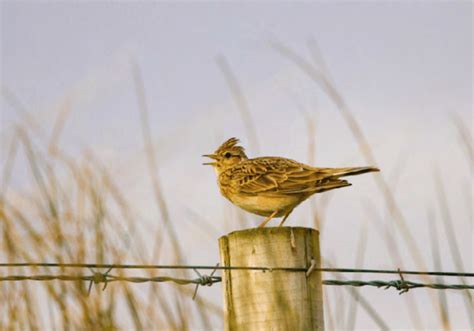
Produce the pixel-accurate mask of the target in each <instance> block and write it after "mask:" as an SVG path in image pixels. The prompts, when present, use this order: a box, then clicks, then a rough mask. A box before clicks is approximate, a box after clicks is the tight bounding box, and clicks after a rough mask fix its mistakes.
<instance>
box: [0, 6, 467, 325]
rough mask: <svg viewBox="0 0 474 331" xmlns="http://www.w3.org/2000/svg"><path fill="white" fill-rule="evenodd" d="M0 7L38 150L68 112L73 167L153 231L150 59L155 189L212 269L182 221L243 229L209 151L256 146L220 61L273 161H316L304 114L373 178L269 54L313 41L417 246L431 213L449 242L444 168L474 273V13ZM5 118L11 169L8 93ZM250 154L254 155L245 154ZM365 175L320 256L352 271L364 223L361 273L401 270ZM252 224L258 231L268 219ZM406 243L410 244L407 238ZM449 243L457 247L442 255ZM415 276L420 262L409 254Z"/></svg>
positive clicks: (327, 153)
mask: <svg viewBox="0 0 474 331" xmlns="http://www.w3.org/2000/svg"><path fill="white" fill-rule="evenodd" d="M0 8H1V77H0V78H1V79H0V81H1V84H2V86H3V87H6V88H8V89H9V90H10V91H12V92H13V93H15V94H16V95H17V96H18V98H19V99H20V100H21V101H22V103H23V104H24V105H25V107H26V108H27V110H28V111H29V112H30V113H31V115H32V116H33V118H34V119H35V121H36V122H37V123H39V125H40V127H41V128H42V132H43V133H44V136H43V138H41V136H40V137H39V138H37V141H38V145H40V146H41V145H43V146H45V144H47V141H48V138H49V136H50V134H51V130H52V123H53V122H54V119H55V116H56V114H57V112H58V110H59V109H61V107H63V106H64V104H65V103H67V104H68V105H70V106H71V113H70V116H69V118H68V119H67V123H66V127H65V130H64V131H63V132H62V135H61V143H60V146H61V148H62V149H64V150H66V151H68V152H69V153H71V154H72V155H75V156H79V155H80V154H81V152H82V151H84V150H85V149H91V150H93V151H94V152H95V154H96V155H100V157H101V158H102V160H103V162H104V163H106V164H108V165H109V167H110V169H111V170H112V171H113V173H114V174H115V175H116V176H117V177H118V178H120V184H121V185H123V186H124V187H127V189H128V190H127V191H128V192H129V196H128V198H129V199H130V201H131V202H132V203H133V205H134V206H135V207H136V209H137V210H138V211H139V212H140V214H141V215H142V217H143V222H144V223H146V224H147V225H146V226H147V227H153V226H154V225H153V224H150V222H151V220H154V219H156V214H157V212H156V208H155V206H154V201H153V198H152V197H151V186H150V183H149V177H148V175H145V174H146V168H145V159H144V153H143V141H142V136H141V131H140V122H139V116H138V112H137V100H136V95H135V91H134V85H133V81H132V76H131V73H130V66H129V63H130V59H134V60H135V61H136V62H137V63H138V65H139V66H140V68H141V71H142V75H143V77H144V83H145V88H146V92H147V102H148V106H149V109H150V125H151V129H152V135H153V139H154V141H155V143H156V144H155V146H156V150H157V155H158V163H159V176H160V178H161V180H162V182H163V187H164V189H165V191H166V192H167V199H168V203H169V205H170V210H171V218H172V219H174V220H176V227H177V229H178V230H180V235H181V236H182V240H183V243H184V248H183V249H184V251H186V252H187V253H188V261H192V262H194V263H196V264H214V263H215V262H216V261H217V260H218V252H217V238H214V242H213V241H212V238H211V239H209V240H208V241H205V242H201V241H199V240H197V238H196V236H195V235H194V234H193V233H191V231H187V230H186V229H187V228H188V226H187V223H186V221H184V220H183V219H184V218H186V217H189V214H187V212H186V211H185V208H184V206H186V208H190V209H191V210H193V211H195V212H197V213H198V214H199V215H201V216H203V217H205V218H206V219H208V220H213V221H214V223H215V224H214V225H215V228H216V229H218V231H219V235H223V234H225V233H227V232H229V231H232V230H237V229H238V228H236V224H237V223H236V222H232V223H227V224H224V223H223V221H221V220H222V219H227V220H228V219H233V221H235V218H236V216H235V215H237V212H236V208H237V207H233V206H231V205H230V204H229V203H228V202H227V201H225V200H224V198H222V197H221V196H220V194H219V192H218V189H217V185H216V180H215V178H214V173H213V172H212V171H211V169H207V168H205V167H203V166H201V162H202V160H201V157H200V156H201V154H204V153H209V152H212V151H213V150H214V149H215V148H216V147H217V146H218V145H219V144H220V143H221V142H222V141H223V140H225V139H227V138H229V137H231V136H237V137H239V138H241V140H242V143H243V144H244V145H246V146H248V147H250V146H249V138H248V136H247V133H246V131H245V128H244V126H243V124H242V120H241V118H240V116H239V112H238V110H237V108H236V106H235V102H234V99H233V98H232V95H231V93H230V91H229V88H228V86H227V84H226V81H225V79H224V77H223V75H222V73H221V72H220V70H219V68H218V66H217V65H216V57H217V56H218V55H223V56H225V58H226V59H227V61H228V62H229V64H230V65H231V67H232V69H233V72H234V73H235V74H236V76H237V78H238V79H239V81H240V83H241V85H242V88H243V91H244V93H245V95H246V97H247V99H248V103H249V108H250V111H251V116H252V119H253V121H254V123H255V126H256V127H257V136H258V139H259V144H260V154H261V155H279V156H286V157H289V158H292V159H296V160H299V161H302V162H307V161H308V153H307V144H308V134H307V131H306V124H305V119H304V117H303V116H301V113H300V110H299V108H300V107H303V108H304V109H305V110H306V111H308V112H310V113H311V114H312V115H313V116H314V120H315V123H316V164H315V166H350V165H365V161H364V159H363V157H362V155H361V154H360V151H359V150H358V147H357V144H356V143H355V141H354V139H353V137H352V135H351V134H350V131H349V129H348V127H347V125H346V124H345V123H344V121H343V120H342V118H341V116H340V114H339V113H338V111H337V109H336V108H335V106H334V104H332V103H331V102H330V101H329V99H328V98H327V96H326V95H325V94H324V93H323V92H322V91H321V90H320V89H319V88H318V87H317V86H316V85H315V84H314V82H312V81H311V80H309V79H308V78H307V76H305V74H304V73H302V72H301V71H300V70H299V69H298V68H296V67H295V65H294V64H293V63H291V62H289V61H288V60H287V59H284V58H283V57H282V56H281V55H280V54H278V53H276V52H275V51H274V50H272V49H271V48H269V47H268V42H269V41H278V42H281V43H283V44H285V45H287V46H289V47H291V48H293V49H294V50H295V51H296V52H298V53H299V54H301V55H303V56H305V57H307V58H309V59H310V58H311V52H310V51H309V49H308V47H307V42H308V40H309V39H311V38H314V40H317V42H318V45H319V48H320V50H321V53H322V55H323V58H324V61H325V63H326V65H327V68H328V70H329V72H330V74H331V76H332V78H333V80H334V82H335V83H336V85H337V87H338V88H339V90H340V92H341V93H342V94H343V96H344V97H345V99H346V101H347V103H348V105H349V107H350V109H351V110H352V111H353V112H354V114H355V116H356V118H357V119H358V121H359V123H360V124H361V126H362V128H363V129H364V132H365V133H366V136H367V138H368V139H369V142H370V144H371V146H372V148H373V150H374V153H375V157H376V159H377V161H378V164H377V165H378V166H379V167H380V168H381V169H382V171H383V172H384V175H385V178H387V180H388V181H389V182H390V180H391V179H393V178H395V177H396V175H397V174H396V171H399V170H400V169H403V172H402V173H401V174H400V178H399V179H398V183H397V186H396V188H394V190H395V192H394V194H395V196H396V198H397V201H398V202H399V204H400V206H401V207H402V209H403V212H404V213H405V216H406V218H407V220H408V221H409V222H410V225H411V226H412V231H413V233H414V234H415V235H416V237H417V238H419V239H420V242H421V243H422V242H426V243H429V239H427V238H429V237H428V236H429V231H428V229H427V225H429V224H430V221H429V220H427V206H433V208H434V209H435V212H436V213H437V218H436V220H433V222H435V221H436V222H438V225H437V226H438V230H439V231H440V232H441V229H442V226H441V220H440V217H439V215H438V214H439V211H438V210H437V209H436V203H435V201H436V200H435V199H436V195H435V194H434V186H433V178H434V172H435V169H436V168H437V169H439V171H440V173H441V175H442V178H443V182H444V185H445V186H446V190H447V193H448V196H449V199H450V201H449V202H450V204H451V208H452V213H453V219H454V221H455V223H456V224H455V226H456V228H455V230H456V235H457V239H458V241H459V244H460V247H461V251H462V254H463V258H464V262H465V266H466V268H467V269H468V270H471V272H472V268H473V261H472V259H473V253H472V241H473V232H472V209H471V207H470V206H469V202H470V201H472V196H471V197H466V194H468V193H470V191H469V189H471V191H472V172H471V169H470V168H469V166H468V164H467V163H466V162H465V155H464V154H463V150H462V147H460V144H459V142H460V139H459V136H458V133H457V131H456V127H455V125H454V123H453V119H452V116H453V114H457V116H459V117H460V118H461V119H462V120H463V122H464V123H465V125H466V126H468V127H469V128H471V129H472V101H473V100H472V72H473V71H472V58H473V53H472V41H473V39H472V37H473V36H472V3H471V2H469V1H464V2H462V1H451V2H434V1H424V2H411V1H410V2H408V1H392V2H383V3H380V2H371V1H366V2H316V1H314V2H311V1H308V2H299V3H298V2H294V3H293V2H292V3H289V2H288V3H283V2H279V3H270V2H245V3H243V2H227V3H209V2H181V3H166V2H122V3H118V2H116V3H106V2H87V3H85V2H54V3H53V2H46V1H42V2H37V3H33V2H13V1H2V2H1V5H0ZM0 116H1V117H0V121H1V132H0V137H1V141H0V146H1V154H0V155H1V156H0V162H1V163H0V166H2V167H3V165H4V158H5V155H6V149H7V146H8V143H9V141H10V139H11V134H12V128H13V125H14V123H17V121H19V120H20V117H19V116H18V114H17V113H16V112H15V110H14V109H13V108H12V107H11V105H10V104H9V103H7V102H6V101H5V99H3V98H2V103H1V115H0ZM254 153H255V151H254V150H252V149H251V148H249V154H251V155H250V156H255V154H254ZM401 165H402V168H400V167H401ZM25 169H26V167H24V166H22V165H21V158H20V160H19V161H18V165H17V167H16V168H15V173H14V177H13V180H12V187H13V188H17V189H20V188H22V189H24V188H25V187H28V182H27V180H26V179H25V178H24V174H25V171H26V170H25ZM371 176H373V175H364V176H361V177H357V178H354V179H352V178H351V181H352V182H353V184H354V186H352V187H351V188H348V189H342V190H339V191H337V192H334V193H333V195H332V199H331V204H330V205H329V210H328V213H327V216H326V217H327V219H326V221H327V224H326V228H325V232H324V237H323V238H322V241H323V243H322V252H323V256H325V257H327V258H335V259H336V260H337V264H338V265H339V266H340V267H352V266H353V263H354V256H353V251H354V249H355V247H356V245H357V240H358V233H359V231H360V230H361V229H362V228H363V227H364V226H366V227H367V228H368V247H367V249H368V250H367V254H366V258H365V265H364V267H367V268H391V269H393V268H396V267H397V266H394V265H393V263H392V261H391V260H390V258H389V254H388V252H387V250H386V247H385V246H384V238H381V237H380V233H379V232H377V231H375V230H374V229H373V228H372V225H371V223H370V222H369V221H367V213H366V211H365V210H364V203H365V201H367V200H369V201H370V202H371V203H372V204H373V205H374V206H375V208H376V209H377V211H378V212H379V214H380V215H381V219H380V222H382V223H383V222H390V219H388V217H387V216H386V214H387V212H386V208H385V205H384V203H383V199H381V197H380V191H379V190H378V189H377V188H376V186H375V183H374V180H373V179H372V178H370V177H371ZM190 178H192V187H189V180H190ZM469 182H470V184H469ZM466 187H467V190H466ZM466 192H467V193H466ZM313 199H319V198H318V197H315V198H313ZM466 201H467V203H466ZM309 205H310V204H309V203H308V202H306V203H305V204H303V205H302V206H301V207H299V208H298V210H296V211H295V213H294V214H293V215H292V216H291V217H290V218H289V220H288V225H295V226H296V225H298V226H310V225H311V222H310V208H309ZM150 206H153V207H152V208H150ZM466 206H467V207H466ZM251 219H252V222H254V224H258V221H259V220H260V218H258V217H254V216H252V217H251ZM364 224H365V225H364ZM394 236H396V237H397V238H396V240H397V242H398V243H399V244H400V245H403V242H402V241H400V239H399V238H398V234H394ZM421 246H422V247H423V251H422V252H421V253H422V255H423V256H424V257H425V258H426V260H427V261H431V251H430V247H429V244H427V245H423V244H421ZM440 247H441V249H442V250H443V249H445V250H446V251H447V246H446V244H445V243H443V242H441V243H440ZM402 251H403V252H404V253H405V254H406V256H409V253H408V252H405V251H404V249H402ZM150 256H151V254H150ZM446 256H448V253H446ZM150 263H153V261H150ZM443 263H444V265H443V267H444V268H445V269H446V270H450V271H452V270H453V268H454V265H453V264H452V261H450V259H448V260H446V261H443ZM406 264H407V268H410V267H414V266H413V262H412V260H410V258H407V261H406ZM429 266H430V267H432V264H430V265H429ZM206 291H207V292H206ZM341 291H342V289H341ZM360 291H363V292H364V294H366V295H367V298H368V299H370V300H373V301H374V304H375V305H376V306H377V307H379V308H380V310H381V311H382V312H384V317H386V321H387V323H388V324H389V325H390V326H393V328H394V329H407V328H410V325H411V324H410V321H409V319H408V317H407V316H408V315H407V312H406V311H405V310H403V309H402V310H400V311H394V310H393V309H391V307H393V305H400V306H402V305H403V302H404V301H401V299H400V297H399V296H398V295H397V294H396V293H395V292H388V291H383V290H378V289H360ZM415 291H418V292H417V293H420V294H419V302H420V303H422V304H424V303H425V302H429V298H428V295H427V291H423V290H415ZM415 291H413V292H415ZM206 293H209V294H208V295H209V297H211V298H214V299H215V301H216V302H217V303H218V304H220V301H219V300H220V288H217V287H214V288H212V289H209V290H208V289H206V290H204V289H203V290H201V293H200V295H206ZM344 294H345V295H347V293H344ZM406 295H414V294H413V293H412V292H410V294H406ZM447 295H448V298H449V303H450V308H451V310H450V311H451V313H452V316H453V320H452V323H453V327H456V328H458V329H462V328H467V327H468V321H467V317H466V314H465V312H464V310H463V307H462V300H461V299H460V295H459V294H457V293H454V292H447ZM347 298H348V297H347ZM427 309H428V308H427ZM429 309H431V306H430V308H429ZM426 316H427V320H426V327H427V328H435V327H439V325H440V324H439V320H438V317H437V315H436V314H435V313H434V312H433V311H431V310H429V311H427V312H426ZM433 316H434V317H433ZM357 323H358V324H357V327H358V328H360V329H371V328H373V327H374V325H373V322H371V321H370V319H369V318H368V317H367V316H366V315H365V314H364V313H363V312H359V316H358V320H357Z"/></svg>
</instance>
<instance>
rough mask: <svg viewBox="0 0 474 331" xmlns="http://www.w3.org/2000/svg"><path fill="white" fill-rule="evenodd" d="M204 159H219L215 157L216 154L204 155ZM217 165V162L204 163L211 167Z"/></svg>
mask: <svg viewBox="0 0 474 331" xmlns="http://www.w3.org/2000/svg"><path fill="white" fill-rule="evenodd" d="M203 157H209V158H211V159H213V160H217V158H218V157H217V155H215V154H204V155H203ZM216 164H217V162H205V163H203V165H211V166H213V165H216Z"/></svg>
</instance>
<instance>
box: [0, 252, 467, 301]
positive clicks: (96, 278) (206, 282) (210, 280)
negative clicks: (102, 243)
mask: <svg viewBox="0 0 474 331" xmlns="http://www.w3.org/2000/svg"><path fill="white" fill-rule="evenodd" d="M315 266H316V261H315V260H312V261H311V266H310V267H309V268H286V267H278V268H274V267H240V266H219V264H217V265H215V266H184V265H136V264H90V263H85V264H78V263H69V264H68V263H0V267H10V268H12V267H13V268H25V267H49V268H53V267H54V268H60V267H62V268H88V269H89V270H90V271H91V275H82V274H81V275H67V274H58V275H51V274H49V275H46V274H43V275H29V276H27V275H8V276H0V282H1V281H28V280H31V281H53V280H59V281H87V282H89V287H88V294H90V291H91V289H92V285H93V284H101V283H103V284H104V287H103V288H102V290H105V288H106V287H107V284H108V283H110V282H116V281H125V282H131V283H146V282H153V283H161V282H173V283H175V284H178V285H189V284H194V285H196V288H195V290H194V295H193V299H194V298H195V297H196V294H197V291H198V289H199V286H212V285H213V284H215V283H219V282H221V281H222V278H221V277H219V276H214V273H215V272H216V271H217V270H254V271H263V272H266V271H270V272H272V271H293V272H305V273H306V277H308V276H309V275H310V274H311V273H312V272H314V271H321V272H352V273H355V272H358V273H388V274H398V275H399V277H400V279H398V280H393V281H381V280H372V281H361V280H344V281H341V280H323V281H322V284H323V285H332V286H355V287H362V286H374V287H378V288H380V287H384V288H385V289H388V288H391V287H392V288H395V289H397V290H398V291H399V294H403V293H406V292H408V291H409V290H410V289H414V288H423V287H424V288H431V289H439V290H444V289H454V290H473V289H474V285H467V284H441V283H438V284H424V283H416V282H411V281H406V280H405V279H404V277H403V275H404V274H415V275H437V276H464V277H473V276H474V274H473V273H458V272H438V271H409V270H405V271H402V270H400V269H397V270H376V269H345V268H316V267H315ZM92 268H99V269H103V268H108V269H107V271H106V272H98V271H95V270H93V269H92ZM112 269H192V270H194V272H195V273H196V275H197V276H198V277H197V278H193V279H185V278H175V277H168V276H157V277H127V276H116V275H111V274H110V271H112ZM199 269H212V272H211V274H210V275H201V273H199V271H198V270H199Z"/></svg>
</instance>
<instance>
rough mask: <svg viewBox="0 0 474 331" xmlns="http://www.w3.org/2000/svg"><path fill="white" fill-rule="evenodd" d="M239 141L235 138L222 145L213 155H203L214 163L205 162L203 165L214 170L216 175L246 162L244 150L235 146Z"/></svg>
mask: <svg viewBox="0 0 474 331" xmlns="http://www.w3.org/2000/svg"><path fill="white" fill-rule="evenodd" d="M238 142H239V140H238V139H237V138H230V139H228V140H227V141H226V142H225V143H223V144H222V145H221V146H220V147H219V148H218V149H217V150H216V151H215V152H214V153H213V154H205V155H203V156H205V157H209V158H211V159H213V160H214V162H206V163H203V164H204V165H211V166H213V167H214V169H215V170H216V172H217V174H220V173H221V172H223V171H226V170H227V169H229V168H232V167H233V166H235V165H236V164H238V163H240V162H242V161H245V160H247V159H248V158H247V155H245V152H244V148H243V147H242V146H237V144H238Z"/></svg>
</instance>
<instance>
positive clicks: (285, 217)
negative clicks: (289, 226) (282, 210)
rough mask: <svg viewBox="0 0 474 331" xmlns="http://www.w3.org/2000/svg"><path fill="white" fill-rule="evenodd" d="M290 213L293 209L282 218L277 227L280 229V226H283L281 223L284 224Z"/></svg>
mask: <svg viewBox="0 0 474 331" xmlns="http://www.w3.org/2000/svg"><path fill="white" fill-rule="evenodd" d="M292 211H293V209H292V210H290V211H289V212H287V213H286V215H285V216H284V217H283V219H282V220H281V222H280V225H278V226H279V227H280V226H283V223H285V221H286V219H287V218H288V216H290V214H291V212H292Z"/></svg>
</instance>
